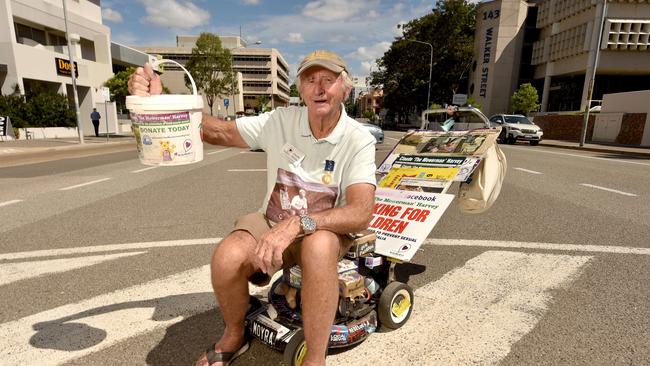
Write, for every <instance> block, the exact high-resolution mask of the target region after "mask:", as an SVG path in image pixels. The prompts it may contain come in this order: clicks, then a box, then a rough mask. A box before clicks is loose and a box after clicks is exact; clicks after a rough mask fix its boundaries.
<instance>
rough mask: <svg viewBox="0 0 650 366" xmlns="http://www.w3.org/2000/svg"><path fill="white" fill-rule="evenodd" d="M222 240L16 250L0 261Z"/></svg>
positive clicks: (0, 255) (215, 242)
mask: <svg viewBox="0 0 650 366" xmlns="http://www.w3.org/2000/svg"><path fill="white" fill-rule="evenodd" d="M220 241H221V238H204V239H186V240H169V241H150V242H142V243H125V244H109V245H93V246H89V247H76V248H61V249H45V250H32V251H28V252H14V253H5V254H0V261H2V260H5V261H6V260H15V259H25V258H39V257H55V256H61V255H74V254H87V253H98V252H111V251H126V250H136V249H150V248H165V247H183V246H189V245H215V244H217V243H219V242H220Z"/></svg>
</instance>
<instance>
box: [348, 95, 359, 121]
mask: <svg viewBox="0 0 650 366" xmlns="http://www.w3.org/2000/svg"><path fill="white" fill-rule="evenodd" d="M357 110H358V106H357V102H356V101H355V100H354V98H353V97H352V94H350V96H349V97H348V99H347V100H346V101H345V113H347V115H348V116H350V117H356V116H357V112H358V111H357Z"/></svg>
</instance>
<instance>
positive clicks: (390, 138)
mask: <svg viewBox="0 0 650 366" xmlns="http://www.w3.org/2000/svg"><path fill="white" fill-rule="evenodd" d="M384 139H388V140H393V141H399V140H401V139H396V138H394V137H388V136H386V137H384Z"/></svg>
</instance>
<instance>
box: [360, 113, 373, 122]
mask: <svg viewBox="0 0 650 366" xmlns="http://www.w3.org/2000/svg"><path fill="white" fill-rule="evenodd" d="M362 117H363V118H367V119H369V120H371V121H374V120H375V112H373V111H363V115H362Z"/></svg>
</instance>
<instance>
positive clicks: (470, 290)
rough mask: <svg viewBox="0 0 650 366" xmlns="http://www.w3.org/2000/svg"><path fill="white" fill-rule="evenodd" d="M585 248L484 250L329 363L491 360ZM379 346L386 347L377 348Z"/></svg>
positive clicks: (574, 269) (533, 317)
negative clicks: (398, 320)
mask: <svg viewBox="0 0 650 366" xmlns="http://www.w3.org/2000/svg"><path fill="white" fill-rule="evenodd" d="M589 259H590V257H588V256H569V255H555V254H526V253H516V252H500V251H488V252H485V253H483V254H481V255H479V256H477V257H475V258H473V259H471V260H469V261H468V262H467V263H466V264H465V265H464V266H463V267H461V268H457V269H455V270H453V271H451V272H449V273H447V274H446V275H444V276H443V277H442V278H441V279H440V280H438V281H435V282H432V283H429V284H427V285H425V286H423V287H421V288H419V289H417V290H416V291H415V297H414V299H415V301H414V310H413V313H412V316H411V318H410V319H409V320H408V322H407V323H406V324H405V325H404V326H402V327H401V328H400V329H398V330H394V331H391V332H386V333H376V334H373V335H371V336H370V337H369V338H368V339H367V340H366V341H365V342H363V343H362V344H361V345H359V346H357V347H354V348H351V349H349V350H347V351H346V352H342V353H340V354H338V355H333V356H329V357H328V358H327V359H328V363H331V364H334V365H348V364H349V365H351V364H355V363H358V360H363V364H367V365H372V364H376V365H389V364H391V365H392V364H396V365H400V364H408V365H495V364H498V363H499V361H500V360H502V359H503V358H504V357H505V356H507V355H508V353H509V352H510V348H511V347H512V345H513V344H514V343H516V342H517V341H518V340H519V339H521V338H522V337H523V336H524V335H525V334H527V333H528V332H530V331H531V330H532V329H533V328H534V327H535V325H536V324H537V322H538V321H539V319H541V318H542V316H544V313H545V312H546V311H547V310H548V307H549V306H550V304H551V302H552V300H553V298H552V297H551V291H552V290H554V289H557V288H561V287H564V286H567V285H568V284H569V283H571V282H572V281H573V280H574V279H575V278H576V277H577V275H578V274H579V273H580V271H581V269H582V268H583V267H584V265H585V264H586V263H587V262H588V261H589ZM377 350H386V351H387V352H378V351H377Z"/></svg>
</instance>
